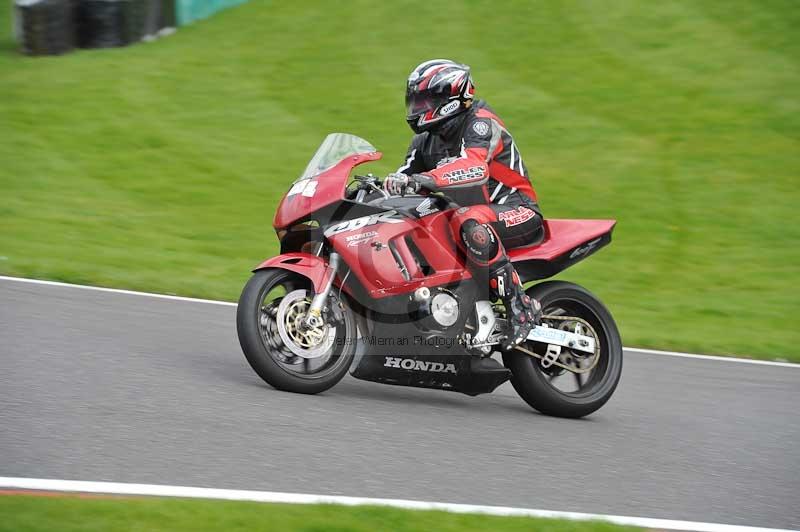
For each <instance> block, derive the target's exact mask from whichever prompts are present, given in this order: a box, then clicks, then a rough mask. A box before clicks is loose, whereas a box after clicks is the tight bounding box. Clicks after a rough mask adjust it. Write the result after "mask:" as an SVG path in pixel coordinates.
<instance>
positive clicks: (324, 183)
mask: <svg viewBox="0 0 800 532" xmlns="http://www.w3.org/2000/svg"><path fill="white" fill-rule="evenodd" d="M381 157H382V154H381V152H373V153H360V154H358V155H352V156H350V157H347V158H345V159H342V160H341V161H340V162H339V163H338V164H337V165H336V166H334V167H333V168H331V169H329V170H326V171H325V172H322V173H321V174H319V175H316V176H314V177H311V178H307V179H302V180H299V181H297V182H295V184H294V185H292V187H291V188H290V189H289V191H288V192H287V193H286V194H285V195H284V196H283V199H282V200H281V203H280V205H278V210H277V211H275V218H273V220H272V226H273V227H274V228H275V229H276V230H278V229H285V228H287V227H289V226H291V225H294V224H295V223H297V222H298V221H300V220H302V219H304V218H306V217H307V216H309V215H310V214H311V213H313V212H315V211H318V210H320V209H322V208H323V207H327V206H328V205H330V204H331V203H336V202H337V201H341V200H342V199H344V189H345V186H347V180H348V179H349V177H350V172H351V171H352V169H353V168H354V167H356V166H358V165H359V164H361V163H365V162H368V161H377V160H378V159H380V158H381Z"/></svg>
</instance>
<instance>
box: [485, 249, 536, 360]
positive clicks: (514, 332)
mask: <svg viewBox="0 0 800 532" xmlns="http://www.w3.org/2000/svg"><path fill="white" fill-rule="evenodd" d="M489 288H490V289H491V291H492V295H493V296H495V297H496V298H499V299H502V300H503V304H504V305H505V307H506V317H507V318H508V327H507V330H506V338H505V340H504V341H503V342H502V344H501V346H500V347H501V348H502V349H503V350H504V351H508V350H509V349H512V348H513V347H514V346H516V345H519V344H520V343H522V342H523V341H525V339H526V338H528V333H530V332H531V329H533V327H535V326H536V325H539V323H540V322H541V317H542V306H541V305H540V304H539V302H538V301H536V300H535V299H531V298H530V297H529V296H528V295H527V294H526V293H525V290H524V289H523V287H522V282H520V279H519V276H518V275H517V272H516V271H515V270H514V266H513V265H512V264H511V263H510V262H508V261H503V263H502V264H500V265H498V266H496V267H495V268H493V269H492V270H491V271H490V273H489Z"/></svg>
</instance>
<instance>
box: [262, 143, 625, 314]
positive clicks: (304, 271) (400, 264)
mask: <svg viewBox="0 0 800 532" xmlns="http://www.w3.org/2000/svg"><path fill="white" fill-rule="evenodd" d="M380 157H381V154H380V153H378V152H374V153H367V154H360V155H354V156H349V157H347V158H345V159H343V160H342V161H341V162H339V163H338V164H337V165H336V166H334V167H332V168H331V169H329V170H327V171H325V172H323V173H322V174H320V175H318V176H315V177H312V178H307V179H304V180H299V181H297V182H295V184H294V185H293V187H292V190H290V193H287V194H286V196H284V197H283V199H282V200H281V203H280V206H279V207H278V210H277V211H276V213H275V218H274V222H273V225H274V227H275V229H276V230H278V231H281V230H284V229H288V228H290V227H292V226H293V225H295V224H297V223H298V222H300V221H303V220H307V219H310V218H313V216H312V215H313V214H314V213H315V212H317V211H320V210H321V209H323V208H325V207H329V206H331V205H332V204H334V203H337V202H341V201H343V200H344V199H345V198H344V191H345V187H346V184H347V181H348V178H349V175H350V172H351V171H352V169H353V167H355V166H356V165H358V164H361V163H364V162H367V161H374V160H377V159H380ZM311 181H316V184H313V185H310V186H311V187H312V188H311V189H309V190H311V191H313V192H310V193H309V194H304V193H303V191H304V190H306V188H305V187H306V186H309V185H308V183H305V185H304V184H303V182H311ZM386 211H390V208H389V207H387V208H386ZM392 212H394V214H391V215H389V214H388V213H384V214H387V215H388V218H389V219H388V220H386V219H380V220H375V219H374V216H369V215H367V216H363V217H361V219H362V220H361V221H362V222H363V223H358V224H353V225H352V229H351V228H350V227H351V226H350V225H347V227H345V228H344V229H341V230H340V231H339V232H336V233H335V234H330V235H329V236H328V237H327V240H328V242H329V243H330V245H331V246H332V248H333V250H334V251H336V252H337V253H338V254H339V255H340V256H341V259H342V262H344V263H345V264H346V265H347V267H349V269H350V271H351V275H352V276H354V277H355V278H356V279H357V280H358V282H359V284H360V285H361V286H362V287H363V288H364V290H365V292H366V294H368V295H369V296H370V297H372V298H375V299H381V298H385V297H389V296H393V295H399V294H405V293H411V292H413V291H414V290H415V289H417V288H419V287H421V286H427V287H436V286H442V285H447V284H450V283H453V282H456V281H461V280H465V279H469V278H470V277H471V275H470V273H469V270H468V269H467V268H466V265H465V262H464V257H463V256H462V255H461V254H460V252H459V251H458V248H457V247H456V244H455V242H453V241H452V236H451V231H450V229H449V227H448V222H449V218H450V214H451V212H452V211H440V212H436V213H434V214H429V215H427V216H424V217H422V218H414V217H411V216H403V215H401V214H400V213H398V212H397V211H392ZM337 223H340V221H338V220H334V221H332V224H331V225H329V226H328V227H331V226H333V225H335V224H337ZM615 223H616V222H615V221H614V220H546V221H545V222H544V228H545V233H544V237H543V239H542V241H541V242H539V243H537V244H535V245H531V246H528V247H524V248H516V249H511V250H508V255H509V258H510V259H511V260H512V261H513V262H514V263H516V264H517V266H518V269H520V268H521V269H520V275H521V276H522V277H523V279H527V280H532V279H538V278H544V277H548V276H550V275H553V274H554V273H557V272H558V271H560V270H561V269H563V268H566V267H568V266H570V265H571V264H574V263H575V262H577V261H579V260H581V259H583V258H584V257H585V256H588V255H589V254H591V253H593V252H594V251H595V250H596V249H597V248H599V247H601V246H603V245H605V244H607V243H608V242H609V241H610V239H611V231H612V230H613V228H614V225H615ZM263 268H281V269H285V270H289V271H293V272H296V273H298V274H300V275H302V276H304V277H306V278H308V279H309V280H310V281H311V282H312V284H313V286H314V289H315V291H319V290H320V289H321V288H323V287H324V286H325V284H326V282H327V280H328V279H327V275H329V274H328V272H327V261H326V260H325V259H323V258H321V257H318V256H316V255H312V254H309V253H300V252H292V253H284V254H282V255H279V256H277V257H274V258H271V259H268V260H266V261H264V262H263V263H261V264H260V265H259V266H258V267H257V268H256V270H259V269H263ZM341 271H346V270H345V269H344V268H342V269H341ZM523 272H524V273H523ZM351 280H352V277H351ZM340 282H341V280H340V279H337V280H336V284H337V285H338V284H339V283H340ZM349 284H350V282H349V281H348V285H346V286H345V287H344V289H345V290H346V291H348V292H350V291H351V289H350V286H349Z"/></svg>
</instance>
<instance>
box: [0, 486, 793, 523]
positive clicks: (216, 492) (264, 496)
mask: <svg viewBox="0 0 800 532" xmlns="http://www.w3.org/2000/svg"><path fill="white" fill-rule="evenodd" d="M0 488H5V489H22V490H43V491H59V492H74V493H100V494H113V495H139V496H141V495H145V496H157V497H186V498H196V499H225V500H231V501H254V502H271V503H290V504H339V505H343V506H363V505H374V506H390V507H393V508H403V509H406V510H444V511H447V512H453V513H460V514H486V515H497V516H516V517H544V518H552V519H569V520H573V521H606V522H609V523H615V524H618V525H630V526H638V527H644V528H650V529H661V530H693V531H696V532H759V531H760V532H791V531H785V529H777V528H759V527H751V526H738V525H725V524H720V523H702V522H693V521H675V520H672V519H652V518H648V517H627V516H622V515H602V514H585V513H576V512H556V511H550V510H533V509H528V508H512V507H507V506H477V505H473V504H450V503H443V502H425V501H410V500H403V499H373V498H369V497H343V496H339V495H312V494H308V493H285V492H277V491H251V490H228V489H214V488H193V487H186V486H163V485H158V484H127V483H120V482H88V481H81V480H55V479H41V478H15V477H0Z"/></svg>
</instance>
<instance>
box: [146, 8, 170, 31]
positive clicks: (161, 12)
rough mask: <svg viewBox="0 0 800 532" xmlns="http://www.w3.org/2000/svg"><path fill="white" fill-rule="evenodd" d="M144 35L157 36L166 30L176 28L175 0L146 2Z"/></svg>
mask: <svg viewBox="0 0 800 532" xmlns="http://www.w3.org/2000/svg"><path fill="white" fill-rule="evenodd" d="M144 5H145V22H144V34H145V35H155V34H157V33H158V32H159V31H161V30H162V29H164V28H174V27H175V0H144Z"/></svg>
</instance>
